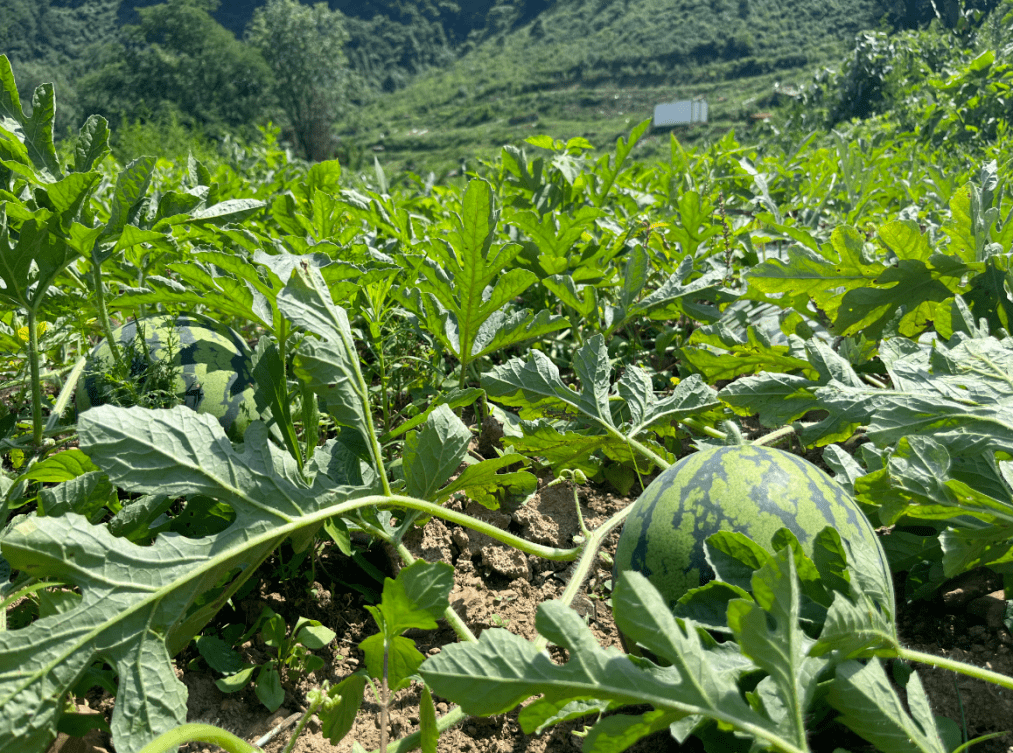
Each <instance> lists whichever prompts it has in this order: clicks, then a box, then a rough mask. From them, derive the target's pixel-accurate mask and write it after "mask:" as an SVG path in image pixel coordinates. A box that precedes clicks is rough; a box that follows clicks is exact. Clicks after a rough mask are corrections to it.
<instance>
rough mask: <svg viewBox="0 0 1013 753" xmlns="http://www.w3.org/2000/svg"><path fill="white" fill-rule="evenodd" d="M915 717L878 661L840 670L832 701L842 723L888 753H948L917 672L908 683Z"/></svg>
mask: <svg viewBox="0 0 1013 753" xmlns="http://www.w3.org/2000/svg"><path fill="white" fill-rule="evenodd" d="M906 690H907V701H908V708H910V709H911V714H910V715H908V713H907V711H905V709H904V704H903V703H902V702H901V700H900V698H899V697H898V696H897V692H896V691H895V690H894V689H893V687H892V686H891V684H890V680H889V679H888V678H887V676H886V672H884V671H883V666H882V665H881V664H880V663H879V661H878V660H877V659H873V660H872V661H871V662H869V663H868V664H865V665H863V664H861V663H859V662H857V661H849V662H845V663H844V664H842V665H841V666H839V667H838V668H837V676H836V678H835V681H834V683H833V685H831V687H830V693H829V696H828V700H829V701H830V704H831V705H832V706H833V707H834V708H835V709H837V710H838V711H840V712H841V716H840V717H839V720H840V721H841V722H842V723H843V724H845V725H847V726H848V727H850V728H851V729H852V730H854V731H855V732H856V733H857V734H859V735H860V736H862V737H863V738H865V739H866V740H868V741H869V742H870V743H872V744H873V745H875V746H876V749H877V750H882V751H885V753H908V752H909V751H910V752H911V753H915V752H916V751H917V752H920V753H946V747H945V746H944V745H943V742H942V740H941V739H940V736H939V730H938V728H937V727H936V720H935V717H934V716H933V715H932V710H931V707H930V705H929V699H928V696H926V695H925V688H924V687H923V686H922V683H921V680H919V679H918V675H917V673H912V674H911V677H910V679H909V680H908V684H907V687H906Z"/></svg>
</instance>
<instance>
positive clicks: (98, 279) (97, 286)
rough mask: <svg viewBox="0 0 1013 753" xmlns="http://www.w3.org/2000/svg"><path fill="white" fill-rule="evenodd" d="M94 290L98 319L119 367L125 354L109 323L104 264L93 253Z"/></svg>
mask: <svg viewBox="0 0 1013 753" xmlns="http://www.w3.org/2000/svg"><path fill="white" fill-rule="evenodd" d="M91 271H92V292H94V293H95V308H96V310H97V311H98V321H99V324H101V325H102V334H103V335H105V338H106V343H107V344H108V345H109V352H110V353H112V354H113V362H114V363H115V364H116V365H117V366H118V367H119V366H122V365H123V355H122V354H121V353H120V344H119V343H118V342H116V338H114V337H113V328H112V325H111V324H110V323H109V310H108V309H107V308H106V293H105V288H104V287H103V285H102V265H101V263H99V261H98V260H97V259H96V258H95V254H92V258H91Z"/></svg>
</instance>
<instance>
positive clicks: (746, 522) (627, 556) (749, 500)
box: [613, 445, 891, 607]
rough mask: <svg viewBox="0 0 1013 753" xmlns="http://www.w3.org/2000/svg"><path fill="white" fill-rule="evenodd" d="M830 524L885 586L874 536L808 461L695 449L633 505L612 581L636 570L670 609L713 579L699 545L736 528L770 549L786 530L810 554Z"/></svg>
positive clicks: (762, 452) (735, 449)
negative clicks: (862, 553) (874, 565)
mask: <svg viewBox="0 0 1013 753" xmlns="http://www.w3.org/2000/svg"><path fill="white" fill-rule="evenodd" d="M827 526H832V527H833V528H834V529H836V530H837V532H838V533H839V534H840V536H841V539H842V540H843V541H844V542H845V544H846V543H847V542H848V541H855V540H859V541H861V542H863V543H864V544H866V545H867V546H868V547H871V548H872V550H873V551H875V552H877V553H878V556H879V566H880V568H881V570H882V572H881V573H880V574H881V575H882V578H883V580H882V581H881V582H882V583H885V584H890V582H891V581H890V568H889V565H888V564H887V560H886V555H885V553H884V552H883V548H882V546H881V545H880V543H879V539H878V538H877V536H876V532H875V530H874V529H873V527H872V524H871V523H869V520H868V518H866V517H865V514H864V513H863V512H862V510H861V508H859V507H858V505H857V504H856V503H855V501H854V500H853V499H852V498H851V497H850V496H849V495H848V493H847V492H846V491H844V489H842V488H841V486H840V485H839V484H838V483H837V482H836V481H834V480H833V479H831V478H830V477H829V476H827V475H826V474H825V473H823V471H821V470H820V469H819V468H817V467H816V466H814V465H813V464H812V463H809V462H807V461H806V460H804V459H802V458H800V457H798V456H797V455H792V454H791V453H788V452H784V451H783V450H775V449H771V448H769V447H760V446H756V445H733V446H729V447H715V448H708V449H704V450H700V451H699V452H695V453H693V454H692V455H688V456H686V457H684V458H682V459H681V460H680V461H679V462H677V463H676V464H675V465H673V466H672V467H671V468H669V469H668V470H666V471H664V472H663V473H662V474H661V475H660V476H658V477H657V478H656V479H655V480H654V481H653V482H651V484H650V485H649V486H648V487H647V488H646V489H645V490H644V492H643V494H641V495H640V498H639V499H637V501H636V502H634V503H633V509H632V510H631V511H630V515H629V517H628V518H627V519H626V524H625V526H624V528H623V532H622V535H621V536H620V537H619V545H618V547H617V549H616V555H615V569H614V572H613V576H614V577H618V574H619V573H621V572H623V571H626V570H636V571H638V572H640V573H642V574H643V575H645V576H646V577H647V579H648V580H650V581H651V583H653V584H654V586H655V587H656V588H657V589H658V590H659V591H660V592H661V594H662V596H664V597H665V599H667V600H668V604H669V606H670V607H672V606H674V605H675V603H676V602H677V601H678V600H679V599H680V598H681V597H682V596H683V595H684V594H685V593H686V592H687V591H689V590H690V589H692V588H696V587H698V586H700V585H703V584H704V583H706V582H708V581H710V580H713V579H714V571H713V570H712V569H711V567H710V565H709V564H708V562H707V560H706V558H705V556H704V541H705V540H706V539H707V537H708V536H710V535H711V534H713V533H717V532H718V531H739V532H741V533H744V534H745V535H747V536H749V538H751V539H752V540H753V541H755V542H756V543H757V544H759V545H760V546H763V547H765V548H766V549H768V551H769V550H770V540H771V537H773V535H774V533H775V532H776V531H777V530H778V529H780V528H788V529H789V530H790V531H791V532H792V533H794V534H795V536H796V537H797V538H798V540H799V543H800V544H801V545H802V548H803V549H804V550H805V551H806V553H807V554H810V555H811V554H812V546H813V539H814V538H815V537H816V535H817V534H818V533H819V532H820V531H822V530H823V529H824V528H826V527H827Z"/></svg>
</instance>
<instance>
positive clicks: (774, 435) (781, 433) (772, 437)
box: [752, 424, 795, 446]
mask: <svg viewBox="0 0 1013 753" xmlns="http://www.w3.org/2000/svg"><path fill="white" fill-rule="evenodd" d="M794 433H795V426H794V425H793V424H788V425H787V426H782V427H781V428H780V429H777V430H776V431H772V432H770V434H764V435H763V436H762V437H757V438H756V439H754V440H753V441H752V444H754V445H761V446H765V445H771V444H774V443H776V442H780V441H781V440H782V439H784V438H785V437H790V436H791V435H792V434H794Z"/></svg>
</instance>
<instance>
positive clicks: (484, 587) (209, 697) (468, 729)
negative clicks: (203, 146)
mask: <svg viewBox="0 0 1013 753" xmlns="http://www.w3.org/2000/svg"><path fill="white" fill-rule="evenodd" d="M579 494H580V502H581V512H582V514H583V516H584V518H585V521H586V523H587V525H588V526H589V527H590V528H593V527H595V526H597V525H600V524H601V523H603V522H604V521H605V520H606V519H608V517H610V516H611V515H612V514H613V513H614V512H616V511H617V510H619V509H621V508H622V507H624V506H625V505H627V504H629V503H630V502H631V501H632V500H630V499H623V498H618V497H615V496H613V495H611V494H608V493H602V492H600V491H595V490H588V489H587V488H586V487H585V488H582V489H581V490H580V492H579ZM467 512H468V513H469V514H472V515H476V516H478V517H482V518H484V519H486V520H489V521H491V522H493V523H495V524H496V525H497V526H500V527H503V528H509V529H510V530H511V531H513V532H515V533H519V534H520V535H522V536H524V537H525V538H528V539H530V540H532V541H536V542H539V543H544V544H549V545H552V546H569V545H572V539H573V536H574V535H575V534H576V533H577V532H578V524H577V517H576V514H575V509H574V503H573V491H572V487H570V486H568V485H565V484H564V485H559V486H555V487H552V488H544V487H543V488H542V490H541V492H540V493H538V494H536V495H535V496H534V497H533V498H532V499H530V500H529V501H528V503H527V504H526V505H524V506H522V507H519V508H517V509H513V510H505V509H504V510H498V511H489V510H486V509H485V508H482V507H479V506H477V505H469V506H468V508H467ZM617 539H618V530H617V531H614V532H613V533H612V535H611V537H610V539H609V541H608V543H607V545H606V547H605V549H606V551H609V552H610V553H611V552H612V551H614V548H615V543H616V540H617ZM406 543H407V544H408V546H409V549H410V550H411V551H412V553H413V554H414V555H415V556H416V557H420V558H423V559H425V560H427V561H430V562H432V561H436V560H442V561H446V562H449V563H451V564H453V565H454V567H455V571H456V576H455V581H456V585H455V587H454V590H453V593H452V595H451V603H452V605H453V607H454V609H456V610H457V612H458V614H460V615H461V616H462V617H463V618H464V620H465V621H466V622H467V624H468V625H469V626H470V628H471V629H472V630H473V631H474V632H475V633H476V634H477V633H480V632H481V631H482V630H484V629H485V628H488V627H505V628H506V629H507V630H510V631H512V632H515V633H517V634H519V635H521V636H524V637H526V638H533V637H534V636H535V630H534V616H535V611H536V609H537V607H538V605H539V604H540V603H541V602H543V601H545V600H547V599H552V598H556V597H558V596H559V595H560V593H561V592H562V590H563V587H564V585H565V581H566V577H567V571H568V569H569V567H570V563H551V562H547V561H544V560H540V559H538V558H535V557H525V556H523V555H520V554H518V553H517V552H515V551H513V550H510V549H508V548H506V547H503V546H500V545H498V544H496V543H495V542H494V541H492V540H491V539H488V538H487V537H485V536H482V535H480V534H476V533H475V532H472V531H466V530H465V529H462V528H459V527H457V526H455V525H452V524H447V523H444V522H443V521H440V520H435V519H434V520H432V521H430V522H429V523H428V524H427V525H426V527H425V528H424V530H420V531H416V532H415V535H414V536H413V537H412V538H411V539H410V540H409V541H408V542H406ZM352 567H354V566H352ZM342 568H344V569H345V570H346V571H347V570H348V565H347V564H346V563H345V562H344V561H343V560H341V558H340V556H339V555H336V554H333V553H331V552H330V551H328V552H327V553H326V554H325V555H324V556H323V557H322V558H321V560H320V561H319V563H318V564H317V567H316V570H315V572H316V576H317V581H316V582H314V583H312V585H310V586H309V587H307V586H306V583H305V582H301V583H300V584H298V585H297V584H295V583H289V584H286V585H285V586H284V587H285V589H286V591H285V593H268V592H263V591H261V592H260V593H254V594H251V595H250V596H249V597H247V599H246V600H245V601H244V602H243V603H242V604H241V605H240V607H239V611H240V612H241V613H242V614H243V615H245V616H246V619H247V620H249V621H252V620H253V619H254V618H255V617H256V616H257V615H258V614H259V613H260V611H261V610H262V608H263V607H264V606H265V605H266V606H270V607H271V608H272V609H274V610H275V611H277V612H279V613H281V614H282V615H284V616H285V617H286V620H287V621H288V623H289V624H292V623H293V622H294V621H295V619H296V617H297V616H305V617H309V618H313V619H318V620H320V621H321V622H323V623H324V624H325V625H327V626H329V627H331V628H332V629H333V630H335V631H337V633H338V637H337V639H336V640H335V641H334V642H333V643H332V644H331V645H330V646H328V647H327V648H326V649H324V650H323V651H321V652H319V653H320V654H321V655H322V656H324V657H325V658H326V660H327V662H328V665H327V667H326V668H325V669H324V670H321V671H320V672H318V673H317V674H316V676H310V678H308V679H306V678H304V679H301V680H294V679H293V678H287V680H286V698H285V702H284V704H283V706H282V708H280V709H279V710H278V711H277V712H275V713H274V714H271V713H269V712H268V711H267V710H266V709H265V708H264V707H263V706H262V705H261V704H260V702H259V701H258V700H257V698H256V696H255V695H254V693H253V691H252V690H251V689H250V688H247V689H246V690H244V691H241V692H240V693H237V694H235V695H224V694H222V693H221V692H220V691H219V690H218V689H217V687H216V686H215V684H214V679H215V676H214V675H213V674H212V673H211V672H210V671H209V670H207V669H206V668H205V669H199V668H198V669H196V670H189V669H187V670H185V671H182V672H181V677H182V678H183V681H184V682H185V684H186V685H187V687H188V689H189V691H190V700H189V719H190V720H191V721H206V722H211V723H214V724H217V725H219V726H222V727H224V728H226V729H229V730H231V731H233V732H235V733H236V734H238V735H240V736H241V737H243V738H245V739H247V740H249V741H251V742H253V741H256V740H257V739H258V738H260V737H261V736H263V735H264V734H266V733H267V732H268V731H270V730H271V729H272V728H274V727H275V726H276V725H278V724H279V723H282V722H284V721H285V720H286V719H293V718H295V717H297V716H298V712H299V711H300V710H301V709H303V708H305V706H304V705H303V704H304V702H305V694H306V692H307V691H308V690H310V689H312V688H313V687H315V686H316V685H317V683H319V682H320V681H321V680H324V679H326V680H329V681H331V682H332V683H336V682H338V681H340V680H341V679H342V677H344V676H345V675H347V674H348V673H350V672H352V671H354V670H356V669H358V668H359V666H360V665H361V664H362V656H361V654H360V653H359V651H358V648H357V647H358V644H359V642H360V641H361V640H363V639H364V638H365V637H367V636H368V635H369V634H370V633H371V632H373V631H374V630H375V626H374V625H373V622H372V619H371V618H370V616H369V614H368V613H367V612H366V610H365V609H364V608H363V605H364V604H365V602H364V600H363V598H362V597H361V596H359V595H358V594H354V593H348V592H343V591H341V590H339V589H337V588H333V587H332V586H331V584H330V581H329V579H328V577H327V573H329V572H341V571H342ZM610 579H611V572H610V569H609V567H608V566H606V565H605V564H603V563H602V562H600V561H599V563H598V566H597V569H596V570H595V572H594V573H593V574H592V575H591V577H590V578H589V580H588V582H587V584H586V587H585V590H584V592H583V594H582V595H581V596H580V597H578V598H577V600H576V602H575V603H574V605H573V606H574V608H575V609H576V610H577V611H578V612H579V613H580V614H581V615H582V616H583V617H584V618H585V620H586V621H587V623H588V625H589V626H590V627H591V629H592V631H593V633H594V635H595V637H596V638H597V639H598V641H599V643H600V644H601V645H603V646H609V645H618V644H619V636H618V634H617V631H616V628H615V624H614V623H613V621H612V615H611V610H610V608H609V607H608V605H607V603H606V601H605V598H607V596H608V591H607V587H608V585H609V584H610ZM999 588H1001V582H998V583H997V580H996V577H995V576H994V575H992V574H990V573H987V572H985V573H974V574H970V575H968V576H965V577H964V578H962V579H961V580H960V582H955V583H954V585H953V586H952V587H951V588H949V589H947V590H946V592H945V593H944V595H943V596H942V597H940V599H939V600H938V601H936V602H931V603H930V602H922V603H919V604H915V605H908V606H902V607H901V615H900V620H899V625H900V630H901V638H902V641H903V642H904V643H905V645H908V646H910V647H911V648H914V649H917V650H921V651H926V652H929V653H934V654H940V655H945V656H949V657H952V658H954V659H959V660H961V661H966V662H971V663H974V664H978V665H981V666H985V667H988V668H990V669H993V670H995V671H998V672H1001V673H1003V674H1007V675H1013V651H1011V648H1010V647H1011V644H1013V639H1011V637H1010V634H1009V632H1008V631H1007V630H1006V628H1005V627H1003V625H1002V616H1003V614H1004V608H1005V602H1004V601H1003V600H1002V593H1001V592H999V593H996V591H997V590H998V589H999ZM997 600H998V601H997ZM248 624H249V623H248ZM408 635H409V637H411V638H412V639H413V640H415V642H416V644H417V646H418V648H419V650H420V651H422V652H423V653H424V654H435V653H437V652H439V651H440V648H441V646H443V645H446V644H448V643H452V642H454V641H455V640H456V638H455V636H454V633H453V632H452V631H451V630H450V629H449V628H447V627H445V626H444V627H441V629H439V630H436V631H414V632H411V633H409V634H408ZM262 648H263V646H259V647H258V645H256V643H254V644H252V645H248V646H247V651H248V654H249V655H248V658H249V659H251V660H256V659H257V658H258V657H263V656H264V654H263V653H262V651H261V649H262ZM195 656H196V654H195V653H193V655H184V656H181V657H180V660H179V661H178V662H177V664H178V666H180V667H185V666H186V663H187V660H189V659H193V658H194V657H195ZM196 664H197V666H199V667H202V666H203V664H201V663H199V662H198V663H196ZM919 675H920V677H921V678H922V681H923V683H924V684H925V686H926V689H927V691H928V693H929V696H930V698H931V699H932V702H933V705H934V709H935V711H936V713H937V714H941V715H944V716H947V717H949V718H951V719H953V720H955V721H956V722H957V723H958V724H962V723H963V724H966V730H967V733H968V735H969V736H970V737H975V736H977V735H981V734H987V733H989V732H995V731H1000V730H1013V698H1010V697H1008V695H1007V694H1004V692H1003V691H1001V690H997V689H995V688H994V687H993V686H989V685H985V684H983V683H980V682H976V681H973V680H969V679H965V678H963V677H957V676H955V675H953V674H951V673H948V672H945V671H938V670H931V669H927V668H922V669H921V670H919ZM418 700H419V690H418V688H417V687H412V688H409V689H407V690H403V691H401V692H399V693H398V694H397V695H396V696H395V698H394V701H393V704H392V710H391V717H390V735H391V738H390V739H391V740H392V741H394V740H397V739H399V738H401V737H403V736H405V735H407V734H409V733H411V732H413V731H415V730H417V729H418V723H419V716H418ZM435 700H436V702H437V714H438V715H442V714H444V713H446V712H447V710H448V706H447V704H446V703H445V702H443V701H442V699H439V698H437V699H435ZM93 705H95V704H93ZM102 706H104V707H105V708H106V709H108V702H107V703H105V704H102V705H101V706H100V708H101V707H102ZM962 715H963V716H962ZM962 718H963V722H962V721H961V720H962ZM582 726H583V725H582V724H581V723H580V722H575V723H568V724H564V725H559V726H557V727H555V728H552V729H551V730H549V731H546V732H545V733H544V734H542V735H540V736H534V735H525V734H524V733H523V732H522V731H521V729H520V727H519V725H518V723H517V714H516V712H514V713H511V714H506V715H501V716H496V717H491V718H484V719H474V718H473V719H468V720H467V721H465V722H464V724H463V725H462V726H460V727H458V728H455V729H452V730H449V731H447V732H445V733H443V735H441V737H440V742H439V751H441V753H506V752H507V751H512V752H514V753H522V752H523V753H542V752H543V751H551V752H552V753H566V752H567V751H579V750H580V749H581V738H580V737H579V736H578V735H576V734H574V733H575V732H578V733H579V731H580V730H581V728H582ZM290 732H291V728H288V729H286V730H285V731H284V732H282V733H281V734H279V735H278V736H277V737H275V738H274V739H273V740H272V741H271V742H270V743H268V744H267V745H266V746H265V750H266V751H267V753H280V752H281V750H282V748H283V747H284V744H285V743H286V742H287V740H288V738H289V734H290ZM353 741H356V742H358V744H359V745H361V746H363V747H364V748H365V749H366V750H376V749H377V748H378V746H379V743H380V733H379V707H378V706H377V704H376V701H375V698H374V697H373V695H372V691H371V690H370V689H369V688H368V687H367V689H366V694H365V698H364V702H363V705H362V709H361V710H360V713H359V716H358V718H357V720H356V723H355V726H354V728H353V729H352V732H351V733H350V734H349V735H348V736H347V737H346V738H345V739H344V740H342V741H341V742H340V743H339V744H338V746H337V747H336V748H335V747H334V746H332V745H331V744H330V743H329V742H327V740H326V739H324V737H323V736H322V735H321V733H320V726H319V723H318V722H316V720H315V719H314V720H312V721H311V722H310V724H309V725H308V726H307V728H306V730H305V731H304V733H303V735H302V737H301V738H300V739H299V741H298V742H297V744H296V746H295V753H331V752H332V751H335V750H336V751H351V750H352V744H353ZM95 742H96V743H98V744H97V745H95V747H92V748H91V750H95V749H96V748H99V749H101V743H99V741H95ZM859 742H860V741H859ZM105 744H106V745H108V741H106V742H105ZM190 749H191V751H192V753H197V751H204V750H210V749H208V748H206V747H199V746H196V745H191V746H190ZM678 749H679V748H678V746H676V744H675V743H674V741H673V740H672V739H671V738H670V737H669V736H668V735H667V733H659V734H657V735H655V736H653V737H651V738H648V739H646V740H643V741H641V742H640V743H639V744H638V745H637V746H636V747H635V748H634V750H635V751H637V752H638V753H654V752H656V751H668V750H678ZM975 750H976V751H978V752H979V753H997V752H998V751H1013V737H1005V738H999V739H996V740H991V741H988V742H985V743H983V744H981V745H979V746H976V748H975ZM81 753H88V751H82V752H81Z"/></svg>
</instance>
